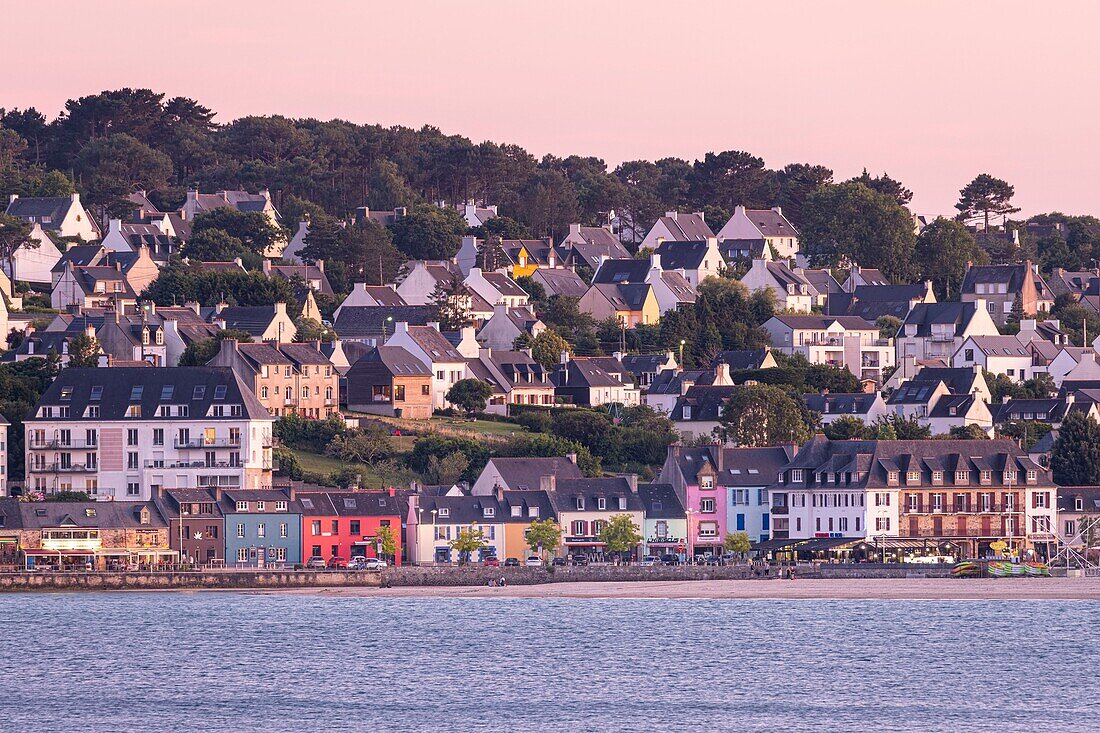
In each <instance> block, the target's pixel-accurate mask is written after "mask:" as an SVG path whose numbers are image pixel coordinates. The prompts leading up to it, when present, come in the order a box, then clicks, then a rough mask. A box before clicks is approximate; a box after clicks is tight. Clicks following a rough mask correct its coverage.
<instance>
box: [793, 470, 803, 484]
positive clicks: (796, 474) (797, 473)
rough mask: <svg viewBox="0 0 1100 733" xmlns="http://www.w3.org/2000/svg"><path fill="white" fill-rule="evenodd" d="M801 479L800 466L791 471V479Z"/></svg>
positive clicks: (796, 480)
mask: <svg viewBox="0 0 1100 733" xmlns="http://www.w3.org/2000/svg"><path fill="white" fill-rule="evenodd" d="M801 480H802V469H801V468H796V469H794V470H793V471H791V481H795V482H798V481H801Z"/></svg>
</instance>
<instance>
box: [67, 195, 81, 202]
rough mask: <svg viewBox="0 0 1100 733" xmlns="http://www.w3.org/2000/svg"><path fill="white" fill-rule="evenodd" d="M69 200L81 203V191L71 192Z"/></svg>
mask: <svg viewBox="0 0 1100 733" xmlns="http://www.w3.org/2000/svg"><path fill="white" fill-rule="evenodd" d="M69 201H71V202H73V203H74V204H79V203H80V194H79V193H74V194H70V195H69Z"/></svg>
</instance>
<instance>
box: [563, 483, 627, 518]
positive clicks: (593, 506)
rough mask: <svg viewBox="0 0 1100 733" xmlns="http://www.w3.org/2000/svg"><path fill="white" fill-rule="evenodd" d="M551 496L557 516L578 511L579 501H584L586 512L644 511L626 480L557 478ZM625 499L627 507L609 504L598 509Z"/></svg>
mask: <svg viewBox="0 0 1100 733" xmlns="http://www.w3.org/2000/svg"><path fill="white" fill-rule="evenodd" d="M549 493H550V501H551V502H553V504H554V508H555V509H557V511H558V513H559V514H560V513H561V512H575V511H578V507H577V499H581V498H583V499H584V500H585V501H584V507H585V510H587V511H607V510H619V511H628V512H638V511H642V510H643V508H642V504H641V501H639V499H638V494H637V493H636V492H634V491H632V490H631V488H630V481H629V480H628V479H627V478H626V477H624V476H605V477H602V478H588V477H585V476H582V477H579V478H561V477H558V480H557V481H556V484H555V488H554V490H553V491H551V492H549ZM600 499H604V500H605V501H606V500H607V499H613V500H615V499H622V500H625V503H626V506H625V507H620V506H617V505H616V504H615V502H613V501H612V502H608V503H607V509H606V510H601V509H599V503H598V502H599V500H600Z"/></svg>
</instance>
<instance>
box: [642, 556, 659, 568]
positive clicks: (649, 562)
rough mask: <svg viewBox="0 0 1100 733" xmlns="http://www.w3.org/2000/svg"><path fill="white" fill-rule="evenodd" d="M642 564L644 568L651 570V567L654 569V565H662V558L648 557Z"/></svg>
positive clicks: (644, 558) (643, 559)
mask: <svg viewBox="0 0 1100 733" xmlns="http://www.w3.org/2000/svg"><path fill="white" fill-rule="evenodd" d="M640 564H641V566H642V567H643V568H650V567H653V566H654V565H660V564H661V558H659V557H657V556H656V555H646V556H645V557H643V558H642V561H641V563H640Z"/></svg>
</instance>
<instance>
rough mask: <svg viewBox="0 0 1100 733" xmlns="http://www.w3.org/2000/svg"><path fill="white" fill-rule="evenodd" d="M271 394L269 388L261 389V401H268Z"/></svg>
mask: <svg viewBox="0 0 1100 733" xmlns="http://www.w3.org/2000/svg"><path fill="white" fill-rule="evenodd" d="M270 394H271V393H270V392H269V391H268V389H267V387H260V399H263V400H266V399H267V398H268V396H269V395H270Z"/></svg>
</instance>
